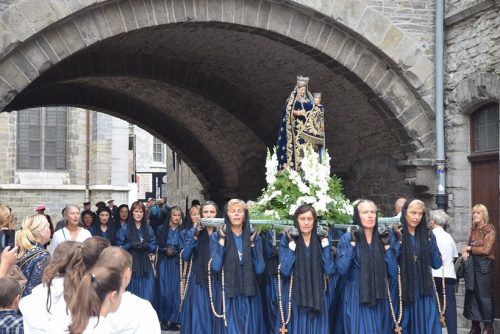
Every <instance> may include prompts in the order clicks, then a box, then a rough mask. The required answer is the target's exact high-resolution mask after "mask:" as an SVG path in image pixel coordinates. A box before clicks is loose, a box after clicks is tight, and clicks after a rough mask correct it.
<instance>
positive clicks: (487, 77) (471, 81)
mask: <svg viewBox="0 0 500 334" xmlns="http://www.w3.org/2000/svg"><path fill="white" fill-rule="evenodd" d="M499 92H500V77H499V75H498V74H497V73H493V72H477V73H474V74H473V75H471V76H469V77H468V78H467V79H466V80H463V81H461V82H460V83H459V84H458V85H457V86H456V87H455V88H454V89H453V90H452V91H451V92H450V94H449V95H448V96H447V98H446V102H447V104H448V105H449V107H450V108H453V109H454V110H456V111H458V112H459V113H462V114H464V115H470V114H471V113H472V112H473V111H474V110H475V109H476V108H477V107H479V106H480V105H482V104H486V103H488V102H498V101H499V100H500V93H499Z"/></svg>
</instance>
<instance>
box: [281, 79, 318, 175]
mask: <svg viewBox="0 0 500 334" xmlns="http://www.w3.org/2000/svg"><path fill="white" fill-rule="evenodd" d="M308 83H309V78H308V77H302V76H298V77H297V84H296V86H295V89H294V90H293V91H292V93H291V94H290V96H289V97H288V99H287V101H286V107H285V110H284V111H283V112H282V117H281V122H280V129H279V134H278V145H277V146H278V147H277V155H278V170H282V169H284V168H285V167H288V168H293V169H295V170H297V171H298V170H299V169H300V160H301V159H302V158H303V156H304V146H305V145H312V146H313V148H314V149H315V150H316V151H318V152H320V159H321V154H322V151H323V148H324V140H325V131H324V111H323V110H324V109H323V105H321V95H316V94H315V95H316V96H315V97H316V98H315V99H314V100H313V96H312V95H311V93H310V92H309V90H308ZM318 96H319V101H318Z"/></svg>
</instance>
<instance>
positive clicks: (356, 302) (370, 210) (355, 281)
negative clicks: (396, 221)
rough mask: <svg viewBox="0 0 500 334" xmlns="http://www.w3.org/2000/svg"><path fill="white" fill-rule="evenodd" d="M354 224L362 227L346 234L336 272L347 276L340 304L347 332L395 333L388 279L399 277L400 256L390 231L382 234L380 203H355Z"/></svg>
mask: <svg viewBox="0 0 500 334" xmlns="http://www.w3.org/2000/svg"><path fill="white" fill-rule="evenodd" d="M353 224H355V225H358V226H359V230H358V229H355V230H353V231H351V232H350V233H346V234H344V235H343V236H342V237H341V238H340V241H339V247H338V250H337V263H336V268H337V271H338V272H339V274H340V275H347V283H346V286H345V290H344V293H343V295H342V298H341V306H340V308H341V316H340V318H341V319H343V322H344V324H343V328H344V331H345V333H352V334H364V333H366V334H368V333H380V334H383V333H387V334H388V333H392V332H393V331H392V319H390V316H389V315H390V310H389V303H388V296H387V288H386V280H387V279H390V280H392V279H394V278H395V277H396V276H397V259H396V255H395V253H394V251H393V250H392V248H391V234H390V233H389V231H388V230H386V231H385V233H383V234H379V232H378V220H377V206H376V205H375V203H374V202H372V201H370V200H360V201H359V202H358V203H357V204H356V206H355V207H354V215H353ZM393 239H394V237H393Z"/></svg>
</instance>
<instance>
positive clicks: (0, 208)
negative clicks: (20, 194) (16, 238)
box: [0, 203, 13, 228]
mask: <svg viewBox="0 0 500 334" xmlns="http://www.w3.org/2000/svg"><path fill="white" fill-rule="evenodd" d="M12 218H13V215H12V212H11V209H10V208H9V207H8V206H6V205H4V204H2V203H0V228H9V223H10V222H11V221H12Z"/></svg>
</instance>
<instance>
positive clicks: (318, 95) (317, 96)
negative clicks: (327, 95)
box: [313, 93, 321, 99]
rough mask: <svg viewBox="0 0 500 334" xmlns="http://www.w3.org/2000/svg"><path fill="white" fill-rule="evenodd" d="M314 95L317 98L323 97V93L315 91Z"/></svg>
mask: <svg viewBox="0 0 500 334" xmlns="http://www.w3.org/2000/svg"><path fill="white" fill-rule="evenodd" d="M313 97H314V98H315V99H321V93H314V94H313Z"/></svg>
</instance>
